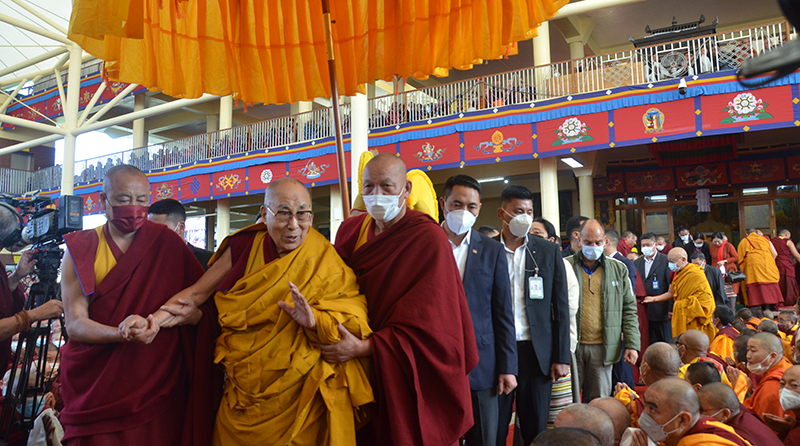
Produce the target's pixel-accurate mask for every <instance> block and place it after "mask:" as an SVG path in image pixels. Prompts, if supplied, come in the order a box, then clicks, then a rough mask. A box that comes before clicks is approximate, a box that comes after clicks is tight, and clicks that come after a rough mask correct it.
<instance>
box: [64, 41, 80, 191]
mask: <svg viewBox="0 0 800 446" xmlns="http://www.w3.org/2000/svg"><path fill="white" fill-rule="evenodd" d="M69 52H70V54H69V71H68V73H67V88H68V90H67V106H66V107H65V108H64V123H65V124H66V130H67V135H66V136H65V137H64V159H63V160H62V162H63V168H62V173H61V195H62V196H63V195H72V193H73V192H74V189H73V187H74V186H75V142H76V139H77V135H76V134H75V133H73V132H74V131H75V130H76V128H77V127H78V105H79V102H78V100H79V99H80V91H81V88H80V85H81V58H82V56H83V50H82V49H81V47H80V46H78V44H75V43H73V44H72V46H71V47H70V50H69Z"/></svg>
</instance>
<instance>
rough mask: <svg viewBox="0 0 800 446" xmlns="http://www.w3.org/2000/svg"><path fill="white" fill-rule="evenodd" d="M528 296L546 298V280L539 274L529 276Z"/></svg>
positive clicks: (537, 298)
mask: <svg viewBox="0 0 800 446" xmlns="http://www.w3.org/2000/svg"><path fill="white" fill-rule="evenodd" d="M528 297H530V298H531V299H534V300H541V299H544V281H543V280H542V278H541V277H539V275H538V274H535V275H533V276H530V277H528Z"/></svg>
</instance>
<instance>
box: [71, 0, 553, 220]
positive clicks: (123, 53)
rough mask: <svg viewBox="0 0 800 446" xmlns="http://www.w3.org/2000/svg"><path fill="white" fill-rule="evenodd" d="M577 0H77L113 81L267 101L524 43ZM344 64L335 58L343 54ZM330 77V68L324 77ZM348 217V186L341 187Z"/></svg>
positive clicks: (436, 67)
mask: <svg viewBox="0 0 800 446" xmlns="http://www.w3.org/2000/svg"><path fill="white" fill-rule="evenodd" d="M567 3H568V0H336V1H334V2H331V3H330V5H329V0H266V1H265V0H204V1H203V0H75V1H74V3H73V9H72V17H71V19H70V28H69V38H70V39H71V40H73V41H75V42H76V43H78V44H79V45H80V46H81V47H82V48H83V49H84V50H86V51H87V52H89V53H90V54H92V55H94V56H96V57H98V58H100V59H102V60H104V61H106V70H107V74H108V77H109V79H110V80H112V81H120V82H129V83H136V84H139V85H144V86H147V87H148V88H150V89H151V90H154V91H158V90H160V91H163V92H164V93H165V94H168V95H170V96H173V97H177V98H197V97H200V96H202V95H203V94H204V93H209V94H214V95H219V96H227V95H233V97H234V98H236V99H240V100H243V101H245V102H246V103H249V102H261V103H265V104H282V103H293V102H297V101H305V100H312V99H313V98H316V97H332V98H333V100H332V101H331V102H332V103H333V105H334V123H335V125H336V130H335V133H336V136H337V138H336V140H337V150H338V151H339V174H340V175H339V176H340V182H341V183H342V185H344V183H345V181H346V178H347V176H346V174H345V172H344V151H343V147H342V143H341V123H340V122H339V121H340V120H339V114H338V96H339V95H340V94H344V95H349V96H352V95H354V94H356V92H361V93H364V92H365V91H366V88H365V86H366V84H368V83H372V82H374V81H375V80H377V79H382V80H387V81H389V80H392V79H394V77H395V76H399V77H404V78H407V77H414V78H417V79H425V78H427V77H428V76H429V75H435V76H446V75H447V72H448V70H449V69H451V68H458V69H469V68H471V67H472V65H473V64H476V63H481V62H482V61H483V60H485V59H498V58H501V57H503V56H505V55H508V54H513V53H514V52H515V51H516V46H515V44H516V42H518V41H522V40H527V39H530V38H531V37H534V36H535V35H536V28H537V27H538V26H539V25H540V24H541V23H543V22H544V21H546V20H548V19H550V18H551V17H552V16H553V15H554V14H556V13H557V12H558V10H559V9H560V8H561V7H562V6H564V5H565V4H567ZM334 61H335V62H334ZM326 73H327V74H326ZM342 200H343V202H344V203H345V215H347V214H348V213H349V212H348V208H349V198H348V197H347V188H345V187H342Z"/></svg>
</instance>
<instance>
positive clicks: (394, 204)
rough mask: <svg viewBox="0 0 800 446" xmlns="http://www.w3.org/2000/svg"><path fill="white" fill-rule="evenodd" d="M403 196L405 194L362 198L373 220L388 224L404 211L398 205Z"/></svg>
mask: <svg viewBox="0 0 800 446" xmlns="http://www.w3.org/2000/svg"><path fill="white" fill-rule="evenodd" d="M401 196H403V192H401V193H400V194H399V195H363V196H362V197H361V198H363V199H364V205H365V206H366V207H367V212H368V213H369V215H371V216H372V218H374V219H375V220H378V221H382V222H387V221H392V220H394V218H395V217H397V214H399V213H400V211H401V210H402V208H401V207H400V205H399V204H398V203H399V202H400V197H401ZM404 205H405V203H404Z"/></svg>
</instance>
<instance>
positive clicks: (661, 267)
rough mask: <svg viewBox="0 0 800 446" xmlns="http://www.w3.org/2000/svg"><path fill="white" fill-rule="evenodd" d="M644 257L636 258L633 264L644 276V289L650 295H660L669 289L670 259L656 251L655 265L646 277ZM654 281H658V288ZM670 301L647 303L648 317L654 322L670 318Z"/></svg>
mask: <svg viewBox="0 0 800 446" xmlns="http://www.w3.org/2000/svg"><path fill="white" fill-rule="evenodd" d="M644 262H645V260H644V257H639V258H638V259H636V260H635V261H634V262H633V264H634V265H635V266H636V269H637V270H638V271H639V275H640V276H642V280H643V281H644V289H645V291H646V292H647V295H648V296H658V295H659V294H664V293H666V292H667V290H669V277H670V274H669V266H668V265H669V260H667V256H666V255H664V254H661V253H660V252H658V253H656V257H655V259H653V266H651V267H650V274H648V275H647V277H645V275H644ZM654 282H658V289H656V288H655V287H654V286H653V285H654V284H655V283H654ZM670 302H671V301H667V302H653V303H649V304H645V305H647V319H648V320H651V321H653V322H664V321H667V320H669V316H668V314H667V313H669V311H670V308H669V307H670Z"/></svg>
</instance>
